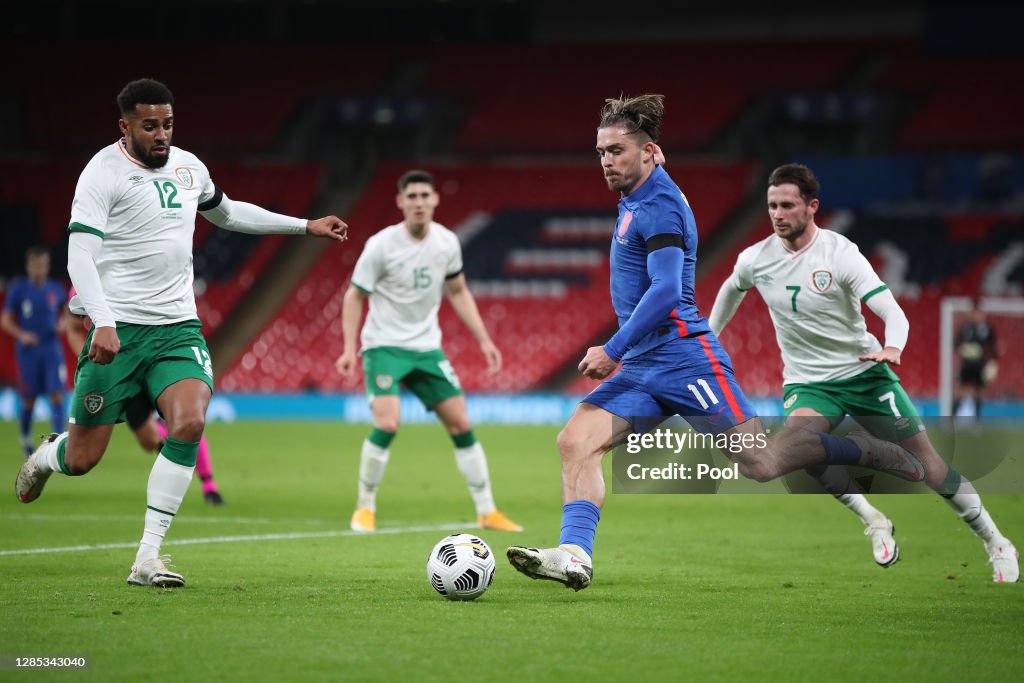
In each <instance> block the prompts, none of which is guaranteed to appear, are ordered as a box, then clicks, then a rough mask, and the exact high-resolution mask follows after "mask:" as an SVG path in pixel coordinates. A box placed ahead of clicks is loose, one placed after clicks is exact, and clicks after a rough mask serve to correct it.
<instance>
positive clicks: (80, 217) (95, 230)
mask: <svg viewBox="0 0 1024 683" xmlns="http://www.w3.org/2000/svg"><path fill="white" fill-rule="evenodd" d="M111 195H112V193H111V188H110V181H109V179H108V177H107V174H105V173H104V172H103V168H102V162H101V161H100V160H99V157H93V159H92V160H91V161H90V162H89V163H88V164H86V166H85V168H84V169H83V170H82V175H80V176H79V177H78V185H77V186H76V187H75V198H74V199H73V200H72V201H71V222H70V223H69V224H68V232H87V233H90V234H93V235H96V236H97V237H100V238H102V237H103V236H104V234H105V233H106V230H107V218H108V217H109V216H110V208H111V206H112V205H113V198H112V196H111Z"/></svg>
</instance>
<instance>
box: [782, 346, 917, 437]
mask: <svg viewBox="0 0 1024 683" xmlns="http://www.w3.org/2000/svg"><path fill="white" fill-rule="evenodd" d="M783 390H784V391H785V400H784V402H783V404H782V408H783V410H784V411H785V415H786V417H789V416H790V414H791V413H792V412H793V411H794V410H796V409H797V408H810V409H811V410H814V411H815V412H817V413H820V414H821V415H824V416H825V417H827V418H828V420H829V422H830V423H831V426H832V429H835V428H836V427H838V426H839V423H840V422H842V421H843V418H844V417H845V416H846V415H849V416H851V417H853V418H854V419H855V420H857V421H858V422H860V423H861V425H863V426H864V428H865V429H867V430H868V431H869V432H871V433H872V434H874V435H875V436H878V437H880V438H883V439H887V440H889V441H902V440H903V439H907V438H909V437H911V436H914V435H915V434H917V433H918V432H923V431H924V424H922V422H921V417H920V415H918V413H917V409H916V408H915V407H914V404H913V403H911V402H910V397H909V396H907V392H906V391H904V390H903V387H902V386H901V385H900V378H899V377H897V376H896V373H894V372H893V371H892V370H891V369H889V366H888V365H886V364H884V363H879V364H878V365H876V366H875V367H873V368H871V369H870V370H866V371H864V372H862V373H860V374H859V375H856V376H855V377H850V378H848V379H839V380H834V381H831V382H811V383H808V384H787V385H785V386H784V387H783Z"/></svg>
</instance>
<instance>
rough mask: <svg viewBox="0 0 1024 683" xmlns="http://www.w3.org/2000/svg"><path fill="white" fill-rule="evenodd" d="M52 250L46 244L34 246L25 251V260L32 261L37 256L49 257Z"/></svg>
mask: <svg viewBox="0 0 1024 683" xmlns="http://www.w3.org/2000/svg"><path fill="white" fill-rule="evenodd" d="M49 255H50V248H49V247H48V246H46V245H45V244H33V245H32V246H31V247H29V248H28V249H26V250H25V258H27V259H30V258H34V257H36V256H49Z"/></svg>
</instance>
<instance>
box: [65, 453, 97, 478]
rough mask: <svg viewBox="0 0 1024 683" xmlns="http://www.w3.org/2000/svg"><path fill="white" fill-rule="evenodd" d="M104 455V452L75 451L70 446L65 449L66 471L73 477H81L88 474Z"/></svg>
mask: <svg viewBox="0 0 1024 683" xmlns="http://www.w3.org/2000/svg"><path fill="white" fill-rule="evenodd" d="M102 456H103V454H102V453H100V454H96V453H89V452H83V451H73V450H71V449H70V448H66V449H65V451H64V463H63V464H64V472H65V474H68V475H69V476H72V477H80V476H82V475H83V474H87V473H88V472H89V471H90V470H92V468H93V467H96V464H97V463H98V462H99V461H100V458H101V457H102Z"/></svg>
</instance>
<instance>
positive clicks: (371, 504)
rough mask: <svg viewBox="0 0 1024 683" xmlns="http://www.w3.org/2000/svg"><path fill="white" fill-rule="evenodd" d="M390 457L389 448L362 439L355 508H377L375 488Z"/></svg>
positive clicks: (377, 486)
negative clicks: (357, 495)
mask: <svg viewBox="0 0 1024 683" xmlns="http://www.w3.org/2000/svg"><path fill="white" fill-rule="evenodd" d="M389 457H391V449H390V448H381V447H380V446H378V445H377V444H375V443H371V442H370V440H369V439H364V440H363V450H362V454H361V455H360V456H359V499H358V500H357V501H356V507H357V508H370V509H371V510H373V511H376V510H377V489H378V488H380V482H381V480H382V479H383V478H384V469H385V468H386V467H387V466H388V458H389Z"/></svg>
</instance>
